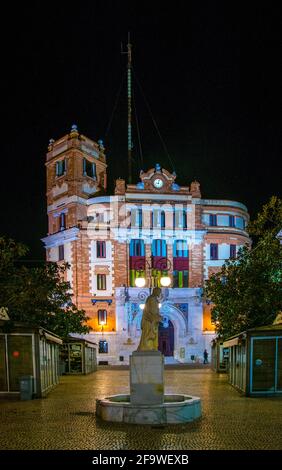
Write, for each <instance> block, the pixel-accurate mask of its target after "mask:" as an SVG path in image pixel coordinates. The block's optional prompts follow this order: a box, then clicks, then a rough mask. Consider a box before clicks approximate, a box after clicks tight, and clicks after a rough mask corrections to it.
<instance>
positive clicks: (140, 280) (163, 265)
mask: <svg viewBox="0 0 282 470" xmlns="http://www.w3.org/2000/svg"><path fill="white" fill-rule="evenodd" d="M138 264H139V266H140V268H139V270H138ZM153 264H154V266H153ZM145 266H146V267H147V269H148V272H149V289H150V293H151V289H152V287H157V286H156V280H157V276H156V275H154V274H153V269H156V270H157V271H161V273H162V274H161V277H160V278H159V282H160V285H161V287H169V286H170V284H171V278H170V276H169V275H168V274H167V271H169V269H170V268H171V262H170V261H169V259H167V258H165V257H164V258H160V259H158V260H157V261H155V262H154V263H153V257H152V258H151V263H150V262H149V261H148V260H146V259H144V260H140V261H139V263H137V266H136V267H137V271H139V275H138V277H136V278H135V286H136V287H140V288H142V287H145V286H146V278H145V273H144V268H145ZM140 272H142V275H140Z"/></svg>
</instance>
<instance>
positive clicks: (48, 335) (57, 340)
mask: <svg viewBox="0 0 282 470" xmlns="http://www.w3.org/2000/svg"><path fill="white" fill-rule="evenodd" d="M43 336H45V338H46V339H47V340H49V341H52V342H53V343H58V344H63V340H61V338H58V337H57V336H53V335H50V334H49V333H46V331H44V335H43Z"/></svg>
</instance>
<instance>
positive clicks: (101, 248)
mask: <svg viewBox="0 0 282 470" xmlns="http://www.w3.org/2000/svg"><path fill="white" fill-rule="evenodd" d="M96 248H97V258H106V242H105V241H100V240H99V241H97V244H96Z"/></svg>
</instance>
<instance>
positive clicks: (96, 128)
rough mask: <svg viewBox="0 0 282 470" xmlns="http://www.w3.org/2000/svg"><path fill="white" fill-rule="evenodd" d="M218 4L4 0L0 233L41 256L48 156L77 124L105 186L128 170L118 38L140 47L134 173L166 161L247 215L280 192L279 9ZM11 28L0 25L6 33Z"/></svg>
mask: <svg viewBox="0 0 282 470" xmlns="http://www.w3.org/2000/svg"><path fill="white" fill-rule="evenodd" d="M225 3H226V7H225V8H226V9H223V5H222V4H221V3H217V2H187V1H177V0H176V1H174V2H164V1H156V0H154V1H153V0H151V2H146V1H131V2H127V1H118V0H116V1H109V0H103V1H97V0H92V1H89V2H86V1H83V2H77V4H76V6H71V3H70V2H65V3H64V2H59V1H57V2H54V3H53V2H21V3H20V4H19V6H15V5H14V4H12V3H11V2H10V6H8V7H7V8H6V12H5V13H4V14H3V13H2V28H1V29H2V32H1V36H2V37H1V63H2V67H1V69H2V72H1V79H2V80H1V81H2V100H1V101H2V127H1V129H2V139H1V145H2V151H1V169H2V171H1V218H0V220H1V230H0V233H2V234H6V235H8V236H11V237H13V238H15V239H17V240H19V241H22V242H25V243H26V244H28V245H29V246H30V248H31V252H30V258H32V259H43V258H44V250H43V248H42V243H41V242H40V238H42V237H44V236H45V235H46V233H47V216H46V201H45V193H46V183H45V166H44V163H45V154H46V151H47V146H48V141H49V139H50V138H54V139H57V138H59V137H61V136H62V135H64V134H66V133H67V132H69V131H70V128H71V125H72V124H74V123H75V124H77V126H78V129H79V131H80V132H81V133H83V134H85V135H87V136H89V137H90V138H93V139H94V140H98V139H99V138H101V139H103V140H104V143H105V147H106V151H107V162H108V176H109V180H110V186H111V188H112V187H113V183H114V179H115V178H117V177H125V176H126V172H127V102H126V83H125V82H124V84H123V87H122V88H121V92H120V99H119V101H118V105H117V107H116V111H115V113H114V116H113V119H112V124H111V127H110V130H109V131H108V132H107V129H108V127H109V122H110V118H111V115H112V111H113V108H114V105H115V101H116V97H117V93H118V90H119V89H120V85H121V83H122V78H123V76H124V73H125V71H126V61H127V58H126V56H125V55H121V54H120V43H121V41H122V42H123V43H124V45H125V44H126V42H127V32H128V31H130V32H131V38H132V43H133V67H134V76H135V77H137V80H138V82H137V80H136V79H135V81H134V80H133V86H134V96H135V103H136V109H137V115H138V120H139V126H140V134H141V143H142V148H143V162H142V161H141V158H140V155H139V144H138V138H137V135H136V124H134V129H135V131H134V149H133V151H134V159H135V161H134V168H135V176H134V179H135V181H137V175H138V173H139V170H140V168H143V169H144V170H146V169H148V168H149V167H152V166H154V165H155V163H156V162H158V163H160V164H161V165H162V166H163V167H165V168H167V169H168V170H170V171H171V170H172V164H171V162H170V160H169V159H168V157H167V155H166V152H165V151H164V148H163V146H162V143H161V141H160V139H159V136H158V134H157V132H156V130H155V128H154V125H153V122H152V119H151V117H150V114H149V112H148V108H147V106H146V104H145V102H144V99H143V97H142V93H141V91H140V87H139V85H138V83H140V84H141V87H142V90H143V92H144V94H145V96H146V99H147V102H148V103H149V105H150V108H151V111H152V113H153V115H154V118H155V121H156V123H157V125H158V128H159V131H160V133H161V135H162V138H163V140H164V142H165V144H166V147H167V149H168V152H169V154H170V157H171V160H172V162H173V167H174V169H175V171H176V173H177V175H178V179H177V182H179V183H180V184H190V182H191V181H192V180H193V179H194V178H196V179H198V180H199V181H200V183H201V189H202V196H203V197H205V198H222V199H233V200H237V201H240V202H243V203H245V204H246V205H247V206H248V208H249V211H250V214H251V216H253V215H255V213H256V211H257V210H258V209H259V208H260V207H261V205H262V204H263V203H265V202H266V201H267V200H268V199H269V197H270V196H271V195H273V194H277V195H280V196H281V181H282V178H281V169H280V168H279V167H281V164H280V161H281V128H282V126H281V114H282V100H281V97H282V93H281V83H282V76H281V75H282V74H281V56H282V55H281V52H282V41H281V31H282V21H281V14H280V12H279V7H278V6H277V9H276V7H274V6H272V8H267V7H264V8H261V7H258V6H255V5H253V6H252V8H251V9H250V10H249V11H247V10H246V8H244V9H243V7H242V9H240V8H239V7H238V4H237V3H234V4H233V8H234V6H237V8H238V9H237V10H233V11H232V9H231V8H232V4H231V3H229V2H225ZM4 26H5V28H4Z"/></svg>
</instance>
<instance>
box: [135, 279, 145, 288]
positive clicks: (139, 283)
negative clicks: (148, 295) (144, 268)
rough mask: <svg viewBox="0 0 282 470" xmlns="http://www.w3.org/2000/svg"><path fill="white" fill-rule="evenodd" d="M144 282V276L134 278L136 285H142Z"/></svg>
mask: <svg viewBox="0 0 282 470" xmlns="http://www.w3.org/2000/svg"><path fill="white" fill-rule="evenodd" d="M145 284H146V279H145V278H144V277H137V278H136V279H135V285H136V287H144V286H145Z"/></svg>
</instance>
